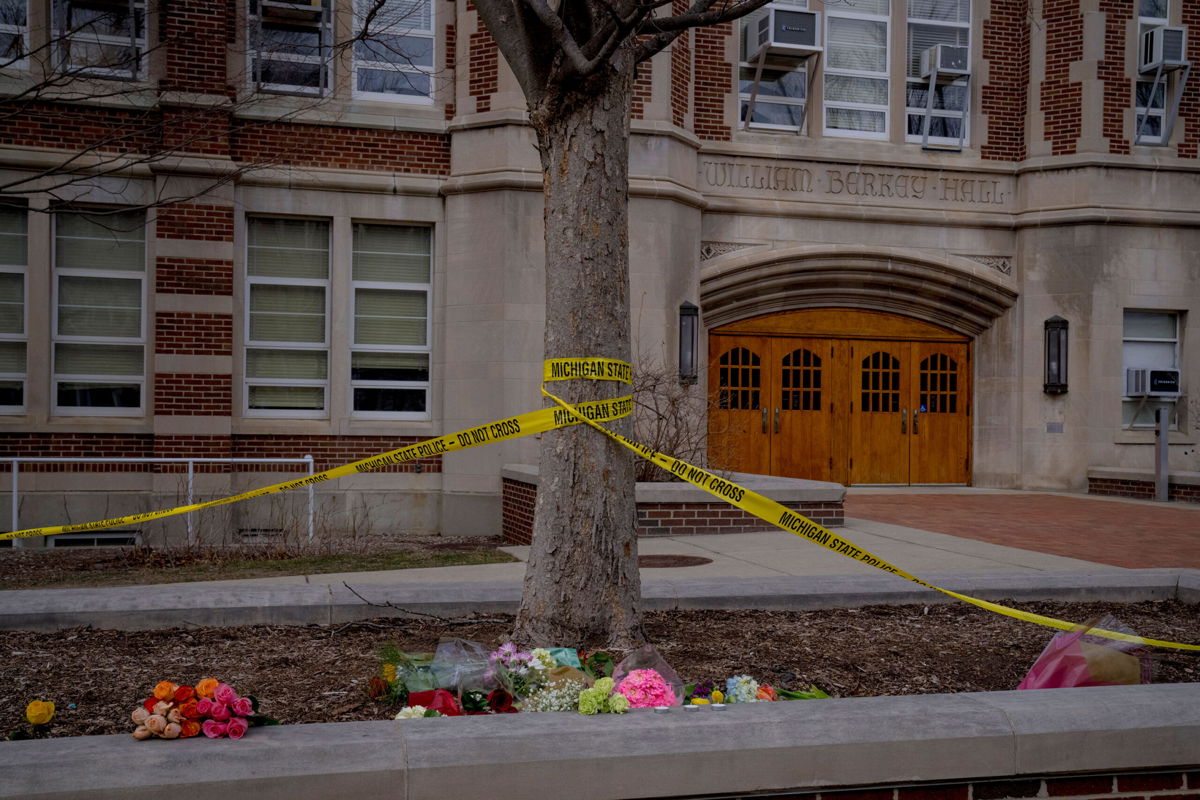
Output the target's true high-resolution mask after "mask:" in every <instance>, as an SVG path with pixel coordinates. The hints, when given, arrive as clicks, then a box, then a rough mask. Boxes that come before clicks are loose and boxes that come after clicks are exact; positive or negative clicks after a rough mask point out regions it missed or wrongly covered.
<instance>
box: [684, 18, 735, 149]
mask: <svg viewBox="0 0 1200 800" xmlns="http://www.w3.org/2000/svg"><path fill="white" fill-rule="evenodd" d="M735 24H736V23H729V22H727V23H725V24H723V25H710V26H708V27H704V28H697V29H696V30H695V34H696V79H695V85H694V86H695V88H694V89H693V90H692V95H693V96H692V103H693V106H694V109H695V111H694V114H695V133H696V135H697V136H698V137H700V138H701V139H708V140H710V141H729V139H730V137H731V136H732V132H731V131H730V127H729V123H728V122H726V121H725V98H726V97H728V96H729V93H730V92H731V91H733V83H732V81H733V68H734V65H733V64H731V63H730V62H729V61H728V60H727V59H726V58H725V42H726V41H727V40H728V39H729V37H730V36H731V35H732V34H733V31H734V28H735Z"/></svg>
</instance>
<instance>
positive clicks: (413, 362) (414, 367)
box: [350, 352, 429, 382]
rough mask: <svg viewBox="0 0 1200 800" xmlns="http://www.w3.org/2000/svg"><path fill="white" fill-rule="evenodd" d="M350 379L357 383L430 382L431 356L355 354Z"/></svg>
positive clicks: (351, 363) (420, 354)
mask: <svg viewBox="0 0 1200 800" xmlns="http://www.w3.org/2000/svg"><path fill="white" fill-rule="evenodd" d="M350 378H351V380H355V381H422V382H423V381H428V380H429V356H428V355H426V354H424V353H375V352H364V353H354V354H352V355H351V357H350Z"/></svg>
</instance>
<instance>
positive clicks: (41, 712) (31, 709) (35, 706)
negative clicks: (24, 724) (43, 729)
mask: <svg viewBox="0 0 1200 800" xmlns="http://www.w3.org/2000/svg"><path fill="white" fill-rule="evenodd" d="M25 719H27V720H29V722H30V724H32V725H45V724H46V723H47V722H49V721H50V720H52V719H54V703H51V702H50V701H49V700H34V701H33V702H31V703H30V704H29V705H27V706H26V707H25Z"/></svg>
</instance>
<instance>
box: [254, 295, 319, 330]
mask: <svg viewBox="0 0 1200 800" xmlns="http://www.w3.org/2000/svg"><path fill="white" fill-rule="evenodd" d="M250 339H251V341H256V342H314V343H321V342H324V341H325V289H324V287H321V286H289V285H282V286H268V285H264V284H253V285H251V286H250Z"/></svg>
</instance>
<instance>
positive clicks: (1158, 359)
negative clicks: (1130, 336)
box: [1125, 342, 1178, 369]
mask: <svg viewBox="0 0 1200 800" xmlns="http://www.w3.org/2000/svg"><path fill="white" fill-rule="evenodd" d="M1176 366H1178V365H1177V364H1176V363H1175V344H1174V342H1126V343H1125V367H1126V369H1132V368H1134V367H1176Z"/></svg>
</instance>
